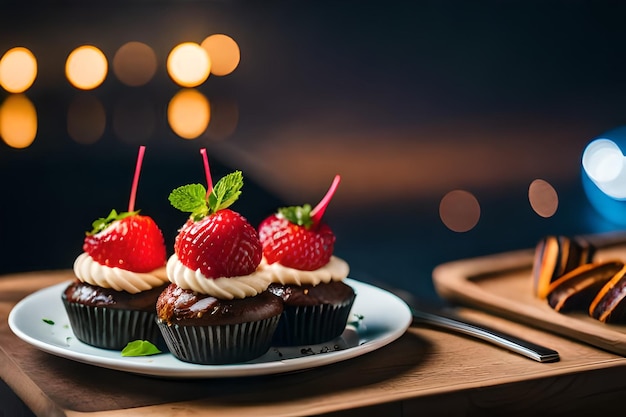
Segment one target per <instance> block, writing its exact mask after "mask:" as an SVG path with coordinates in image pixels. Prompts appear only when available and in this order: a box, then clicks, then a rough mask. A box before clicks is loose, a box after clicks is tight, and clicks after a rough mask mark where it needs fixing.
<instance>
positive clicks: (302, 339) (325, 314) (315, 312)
mask: <svg viewBox="0 0 626 417" xmlns="http://www.w3.org/2000/svg"><path fill="white" fill-rule="evenodd" d="M355 298H356V295H353V296H352V297H350V298H349V299H347V300H345V301H344V302H343V303H341V304H336V305H332V304H319V305H313V306H292V305H287V304H285V308H284V310H283V313H282V315H281V317H280V322H279V323H278V328H277V329H276V332H275V333H274V338H273V340H272V345H274V346H304V345H315V344H318V343H324V342H327V341H329V340H332V339H334V338H336V337H338V336H340V335H341V334H342V333H343V331H344V330H345V328H346V324H347V322H348V318H349V317H350V311H351V310H352V305H353V304H354V300H355Z"/></svg>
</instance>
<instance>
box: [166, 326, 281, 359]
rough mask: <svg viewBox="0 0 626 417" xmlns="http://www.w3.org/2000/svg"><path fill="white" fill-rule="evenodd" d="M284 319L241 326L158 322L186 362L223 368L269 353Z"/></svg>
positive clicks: (174, 351)
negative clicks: (187, 324) (223, 366)
mask: <svg viewBox="0 0 626 417" xmlns="http://www.w3.org/2000/svg"><path fill="white" fill-rule="evenodd" d="M279 318H280V316H274V317H270V318H267V319H264V320H258V321H253V322H248V323H241V324H230V325H220V326H180V325H178V324H172V325H168V324H167V323H164V322H162V321H160V320H159V321H158V322H157V323H158V326H159V328H160V329H161V333H162V335H163V338H164V339H165V343H166V344H167V347H168V349H169V350H170V352H171V353H172V355H174V356H175V357H177V358H178V359H180V360H182V361H184V362H191V363H197V364H202V365H223V364H229V363H240V362H247V361H250V360H252V359H255V358H258V357H259V356H261V355H263V354H264V353H265V352H267V351H268V350H269V348H270V346H271V341H272V335H273V334H274V331H275V330H276V326H277V325H278V320H279Z"/></svg>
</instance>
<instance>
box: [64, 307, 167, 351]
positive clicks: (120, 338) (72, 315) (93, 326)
mask: <svg viewBox="0 0 626 417" xmlns="http://www.w3.org/2000/svg"><path fill="white" fill-rule="evenodd" d="M63 305H64V306H65V311H66V312H67V316H68V318H69V320H70V325H71V327H72V331H73V332H74V335H75V336H76V338H77V339H78V340H80V341H81V342H83V343H86V344H88V345H91V346H95V347H99V348H103V349H114V350H122V349H123V348H124V347H125V346H126V345H127V344H128V343H129V342H132V341H133V340H147V341H149V342H151V343H153V344H154V345H157V346H163V345H164V342H163V338H162V336H161V332H160V331H159V328H158V327H157V325H156V313H152V312H147V311H137V310H122V309H115V308H108V307H99V306H88V305H85V304H79V303H71V302H69V301H67V300H66V299H65V298H63Z"/></svg>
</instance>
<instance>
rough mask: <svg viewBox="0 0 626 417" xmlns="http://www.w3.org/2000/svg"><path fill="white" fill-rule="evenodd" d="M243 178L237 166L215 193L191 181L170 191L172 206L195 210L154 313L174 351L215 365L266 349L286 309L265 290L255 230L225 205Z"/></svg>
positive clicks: (181, 235)
mask: <svg viewBox="0 0 626 417" xmlns="http://www.w3.org/2000/svg"><path fill="white" fill-rule="evenodd" d="M242 185H243V177H242V175H241V172H240V171H235V172H234V173H232V174H229V175H227V176H226V177H224V178H222V179H221V180H220V181H218V183H217V184H216V185H215V187H214V188H213V189H212V190H211V192H209V193H207V190H206V189H205V188H204V186H202V185H201V184H190V185H186V186H182V187H179V188H177V189H175V190H174V191H172V193H171V194H170V202H171V203H172V205H173V206H174V207H176V208H178V209H180V210H181V211H187V212H191V213H192V214H191V216H190V218H189V219H188V220H187V222H186V223H185V224H184V225H183V227H182V228H181V229H180V231H179V233H178V235H177V236H176V240H175V243H174V254H173V255H172V256H171V257H170V259H169V261H168V262H167V275H168V278H169V280H170V281H171V282H172V284H171V285H170V286H168V287H167V288H166V290H165V291H163V293H162V294H161V295H160V297H159V299H158V301H157V306H156V312H157V316H158V321H157V323H158V326H159V328H160V330H161V333H162V335H163V337H164V338H165V342H166V343H167V346H168V348H169V350H170V352H171V353H172V354H173V355H174V356H175V357H177V358H178V359H180V360H182V361H185V362H191V363H198V364H215V365H217V364H227V363H239V362H246V361H249V360H252V359H255V358H257V357H259V356H261V355H263V354H264V353H265V352H266V351H267V350H269V348H270V346H271V341H272V337H273V334H274V331H275V330H276V326H277V325H278V320H279V318H280V315H281V313H282V311H283V305H282V302H281V300H280V299H279V298H277V297H276V296H274V295H273V294H271V293H269V292H268V291H267V287H268V285H269V284H270V278H269V275H268V274H267V273H264V272H263V271H259V270H258V267H259V263H260V261H261V257H262V255H261V243H260V242H259V237H258V235H257V232H256V230H255V229H254V227H252V226H251V225H250V223H248V221H247V220H246V219H245V218H244V217H243V216H242V215H241V214H239V213H237V212H235V211H233V210H230V209H228V208H227V207H229V206H230V204H232V203H233V202H234V201H235V200H236V198H237V196H238V195H239V190H240V188H241V187H242ZM225 196H229V198H225Z"/></svg>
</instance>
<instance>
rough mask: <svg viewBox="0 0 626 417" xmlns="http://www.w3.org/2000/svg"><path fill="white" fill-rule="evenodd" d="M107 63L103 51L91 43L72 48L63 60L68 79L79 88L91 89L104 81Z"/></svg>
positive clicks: (107, 68)
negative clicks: (64, 60) (65, 59)
mask: <svg viewBox="0 0 626 417" xmlns="http://www.w3.org/2000/svg"><path fill="white" fill-rule="evenodd" d="M108 70H109V65H108V62H107V59H106V56H104V53H103V52H102V51H101V50H100V49H98V48H96V47H95V46H93V45H83V46H79V47H78V48H76V49H74V50H73V51H72V52H71V53H70V54H69V56H68V57H67V61H66V62H65V75H66V77H67V79H68V81H69V82H70V83H71V84H72V85H73V86H74V87H76V88H78V89H81V90H92V89H94V88H96V87H98V86H100V84H102V83H103V82H104V79H105V78H106V76H107V72H108Z"/></svg>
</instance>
